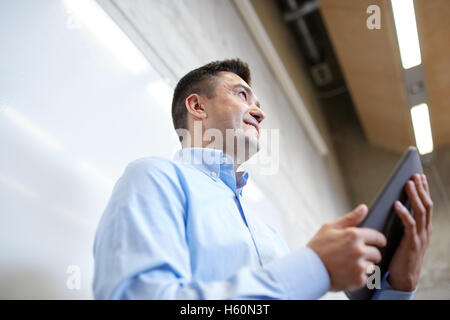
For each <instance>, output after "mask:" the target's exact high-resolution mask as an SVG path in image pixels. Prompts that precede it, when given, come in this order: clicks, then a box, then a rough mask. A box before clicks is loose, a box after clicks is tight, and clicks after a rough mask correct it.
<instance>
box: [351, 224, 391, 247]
mask: <svg viewBox="0 0 450 320" xmlns="http://www.w3.org/2000/svg"><path fill="white" fill-rule="evenodd" d="M356 229H357V232H358V234H359V236H360V237H361V238H362V240H363V241H364V243H365V244H372V245H375V246H378V247H384V246H385V245H386V243H387V240H386V237H385V236H384V234H382V233H381V232H379V231H377V230H375V229H370V228H356Z"/></svg>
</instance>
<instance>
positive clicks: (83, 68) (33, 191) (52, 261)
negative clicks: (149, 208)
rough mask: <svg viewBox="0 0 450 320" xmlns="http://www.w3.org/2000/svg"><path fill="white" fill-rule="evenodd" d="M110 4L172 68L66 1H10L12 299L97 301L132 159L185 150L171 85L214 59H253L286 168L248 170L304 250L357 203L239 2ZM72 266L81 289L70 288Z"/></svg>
mask: <svg viewBox="0 0 450 320" xmlns="http://www.w3.org/2000/svg"><path fill="white" fill-rule="evenodd" d="M100 3H101V4H102V6H103V7H104V8H106V9H107V10H108V12H109V13H110V14H112V16H113V17H114V18H115V20H116V22H117V23H118V24H119V25H121V27H122V28H123V29H124V30H126V31H127V33H128V34H129V35H130V37H131V38H132V39H133V40H134V41H135V43H136V44H137V45H138V46H139V48H140V49H141V50H142V51H143V52H144V53H145V55H146V56H147V57H148V58H149V60H150V61H151V64H152V65H155V66H156V68H157V70H158V71H159V72H157V71H155V69H154V68H153V67H152V65H150V64H149V63H144V67H142V66H141V67H142V68H141V69H142V70H141V72H140V73H137V74H136V73H133V72H130V71H129V67H130V65H127V63H125V64H124V63H122V62H121V60H120V57H117V56H116V55H115V53H117V52H114V51H111V48H110V46H109V45H108V42H107V41H113V42H114V41H117V40H114V39H112V40H111V39H109V38H108V37H100V38H99V37H96V35H95V33H93V32H92V30H91V29H90V27H89V26H90V25H89V21H87V22H86V21H84V20H83V19H81V20H80V19H79V18H78V16H77V15H76V8H75V9H73V10H69V11H68V9H67V7H66V6H65V5H64V3H63V2H60V1H51V0H40V1H25V0H20V1H17V0H10V1H1V2H0V41H1V43H2V50H0V150H1V151H0V152H1V157H0V219H1V222H0V243H1V244H0V248H1V250H0V261H1V264H0V284H1V285H0V298H44V299H47V298H50V299H51V298H62V299H78V298H91V297H92V293H91V281H92V268H93V260H92V243H93V236H94V232H95V227H96V224H97V222H98V220H99V218H100V215H101V213H102V211H103V209H104V207H105V205H106V202H107V200H108V198H109V195H110V192H111V189H112V186H113V183H114V182H115V181H116V180H117V178H118V177H119V176H120V175H121V173H122V172H123V169H124V167H125V166H126V164H127V163H128V162H130V161H132V160H134V159H136V158H139V157H143V156H150V155H160V156H166V157H170V156H171V155H172V153H173V151H174V149H176V148H177V147H178V144H177V140H176V136H175V134H174V132H173V129H172V124H171V118H170V93H171V92H170V88H168V87H167V86H165V84H166V82H164V80H163V79H168V81H170V85H173V84H174V79H177V78H179V77H181V76H182V75H183V74H185V73H186V72H187V71H189V70H191V69H192V68H195V67H198V66H200V65H202V64H204V63H207V62H210V61H212V60H218V59H223V58H230V57H240V58H242V59H243V60H246V61H247V62H248V63H249V64H250V67H251V69H252V73H253V79H254V80H253V88H254V91H255V92H256V94H257V95H258V97H259V99H260V101H261V104H262V106H263V108H264V111H265V112H266V114H267V119H266V121H265V128H267V129H269V128H279V129H280V168H279V171H278V172H277V173H276V174H274V175H269V176H267V175H262V174H261V172H260V170H258V168H257V167H250V168H249V170H250V173H251V178H252V179H253V182H254V183H253V184H252V185H251V186H250V190H249V191H251V190H253V191H251V192H250V193H251V195H252V198H251V199H250V201H251V207H252V208H254V209H255V210H258V212H260V214H261V215H262V217H263V219H265V220H267V221H268V222H270V223H272V224H274V225H275V227H276V228H278V229H279V230H280V231H281V232H282V233H283V234H284V236H285V237H286V239H287V241H288V243H289V245H290V246H291V248H293V249H294V248H296V247H299V246H301V245H304V244H305V243H306V241H307V240H308V239H309V238H310V237H311V236H312V235H313V234H314V232H315V231H316V230H317V229H318V228H319V227H320V225H321V224H322V223H323V222H324V221H326V220H330V219H334V218H335V217H337V216H338V215H340V214H342V213H343V212H344V211H346V210H347V209H348V208H347V207H346V203H345V200H344V199H341V198H340V197H339V196H337V195H336V194H337V193H336V192H335V190H336V189H335V188H337V186H334V185H333V183H332V179H331V173H330V172H329V169H328V166H327V164H326V163H327V161H326V159H322V158H321V157H320V156H319V155H318V154H317V152H316V150H315V149H314V147H313V146H312V145H311V143H310V141H309V140H308V138H307V137H306V135H305V133H304V131H303V129H302V128H301V126H300V124H299V123H298V122H297V121H296V120H295V117H294V115H293V113H292V110H291V108H290V107H289V106H288V104H287V101H286V99H285V98H284V97H283V94H282V91H281V88H280V87H279V85H278V84H277V83H276V81H275V80H274V76H273V74H272V73H271V72H270V71H269V69H268V68H267V66H266V63H265V61H264V60H263V58H262V56H261V54H260V52H258V49H257V47H256V46H255V44H254V42H253V40H252V38H251V37H250V35H249V33H248V31H247V29H246V27H245V26H244V24H243V23H242V21H241V19H240V17H239V15H238V14H237V12H236V10H235V8H234V7H233V5H232V4H231V1H223V0H215V1H209V0H200V1H175V0H173V1H167V0H165V1H162V0H154V1H143V0H142V1H114V2H113V1H107V0H106V1H103V0H102V1H100ZM130 26H131V28H130ZM130 30H131V31H130ZM137 34H140V38H137V36H136V35H137ZM105 41H106V42H105ZM131 51H132V50H131ZM132 53H133V52H132ZM134 54H136V53H134ZM131 60H133V61H137V60H139V55H138V56H137V58H135V59H131ZM127 61H130V59H128V60H127ZM150 83H157V84H158V85H159V86H160V87H162V88H166V89H165V90H166V91H167V95H166V97H167V98H165V99H162V100H158V99H156V98H155V97H154V96H153V95H152V94H151V91H150V90H149V89H148V86H149V84H150ZM162 137H163V138H162ZM69 265H77V266H79V267H80V270H81V280H82V283H81V289H80V290H69V289H68V288H67V287H66V281H67V278H68V274H66V270H67V267H68V266H69Z"/></svg>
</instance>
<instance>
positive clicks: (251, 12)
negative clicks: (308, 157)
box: [233, 0, 328, 156]
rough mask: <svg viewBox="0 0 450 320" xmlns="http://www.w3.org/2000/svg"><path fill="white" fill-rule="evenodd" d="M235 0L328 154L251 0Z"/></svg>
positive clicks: (318, 144) (304, 121)
mask: <svg viewBox="0 0 450 320" xmlns="http://www.w3.org/2000/svg"><path fill="white" fill-rule="evenodd" d="M233 2H234V5H235V7H236V8H237V9H238V11H239V13H240V14H241V17H242V20H243V21H244V22H245V23H246V24H247V26H248V28H249V30H250V33H251V34H252V36H253V38H254V40H255V41H256V43H257V44H258V46H259V47H260V48H261V51H262V54H263V55H264V57H265V58H266V60H267V62H268V63H269V66H270V67H271V69H272V71H273V73H274V75H275V77H276V78H277V79H278V81H279V82H280V85H281V88H282V89H283V91H284V93H285V94H286V97H287V99H288V101H289V103H290V104H291V106H293V109H294V110H295V112H296V113H297V115H298V116H299V118H300V122H301V124H302V125H303V126H304V129H305V130H306V133H307V134H308V135H309V137H310V139H311V140H312V143H313V144H314V146H315V147H316V149H317V151H318V152H319V154H320V155H321V156H326V155H327V154H328V148H327V145H326V144H325V141H324V140H323V138H322V136H321V134H320V132H319V130H318V129H317V127H316V125H315V124H314V121H313V120H312V118H311V115H310V114H309V112H308V110H307V109H306V107H305V104H304V102H303V100H302V98H301V97H300V95H299V94H298V91H297V89H296V88H295V85H294V83H293V82H292V79H291V77H290V76H289V74H288V72H287V71H286V68H285V67H284V65H283V62H282V61H281V59H280V57H279V55H278V53H277V51H276V50H275V47H274V46H273V44H272V41H270V38H269V36H268V35H267V33H266V31H265V29H264V26H263V25H262V23H261V21H260V20H259V17H258V15H257V14H256V11H255V9H254V8H253V6H252V4H251V3H250V0H233Z"/></svg>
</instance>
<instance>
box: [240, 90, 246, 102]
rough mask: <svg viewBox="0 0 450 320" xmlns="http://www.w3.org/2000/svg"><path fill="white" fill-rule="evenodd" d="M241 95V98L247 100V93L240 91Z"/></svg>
mask: <svg viewBox="0 0 450 320" xmlns="http://www.w3.org/2000/svg"><path fill="white" fill-rule="evenodd" d="M239 95H241V97H242V98H243V99H244V100H247V94H246V93H245V91H240V92H239Z"/></svg>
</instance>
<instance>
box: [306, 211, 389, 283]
mask: <svg viewBox="0 0 450 320" xmlns="http://www.w3.org/2000/svg"><path fill="white" fill-rule="evenodd" d="M367 212H368V209H367V206H366V205H359V206H358V207H357V208H356V209H355V210H354V211H352V212H350V213H348V214H346V215H345V216H343V217H341V218H339V219H337V220H335V221H332V222H328V223H325V224H324V225H323V226H322V228H321V229H320V230H319V231H318V232H317V234H316V235H315V236H314V237H313V239H312V240H311V241H310V242H309V243H308V244H307V246H308V247H310V248H311V249H312V250H314V252H315V253H316V254H317V255H318V256H319V258H320V259H321V260H322V262H323V264H324V265H325V267H326V269H327V271H328V274H329V276H330V281H331V290H332V291H340V290H354V289H357V288H360V287H362V286H364V285H365V284H366V283H367V277H368V272H369V270H368V268H369V266H372V265H373V264H376V263H378V262H380V260H381V253H380V251H379V250H378V248H376V247H375V246H378V247H384V246H385V245H386V237H385V236H384V235H383V234H382V233H381V232H378V231H376V230H373V229H368V228H357V227H356V226H357V225H359V224H360V223H361V222H362V221H363V219H364V218H365V216H366V215H367Z"/></svg>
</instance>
